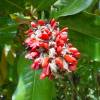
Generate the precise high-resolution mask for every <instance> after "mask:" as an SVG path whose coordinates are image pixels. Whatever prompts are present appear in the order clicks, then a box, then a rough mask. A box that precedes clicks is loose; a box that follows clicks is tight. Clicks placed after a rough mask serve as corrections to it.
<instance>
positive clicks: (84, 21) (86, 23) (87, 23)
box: [59, 13, 100, 40]
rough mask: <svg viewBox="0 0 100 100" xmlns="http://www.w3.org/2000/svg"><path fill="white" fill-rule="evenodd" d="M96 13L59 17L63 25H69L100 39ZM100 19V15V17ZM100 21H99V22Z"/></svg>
mask: <svg viewBox="0 0 100 100" xmlns="http://www.w3.org/2000/svg"><path fill="white" fill-rule="evenodd" d="M96 20H97V16H96V15H92V14H88V13H81V14H77V15H73V16H68V17H62V18H60V19H59V21H60V23H61V26H66V25H67V26H68V27H69V28H70V29H72V30H74V31H77V32H80V33H82V34H85V35H88V36H90V37H93V38H96V39H98V40H100V34H99V33H100V26H99V25H96V24H95V21H96ZM98 20H100V17H98ZM98 23H99V22H98Z"/></svg>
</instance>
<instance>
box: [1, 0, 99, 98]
mask: <svg viewBox="0 0 100 100" xmlns="http://www.w3.org/2000/svg"><path fill="white" fill-rule="evenodd" d="M50 18H55V19H56V20H57V21H59V22H60V27H64V26H67V27H69V34H68V35H69V39H70V41H71V42H72V43H73V45H74V46H76V47H77V48H78V49H79V51H80V52H81V58H80V60H79V63H78V68H77V71H76V72H74V73H69V74H67V75H65V77H64V78H63V79H62V78H61V79H58V80H52V81H51V80H49V79H48V78H46V79H44V80H40V79H39V74H40V72H41V70H39V71H33V70H31V68H30V64H31V62H30V61H28V60H26V59H25V58H24V55H25V48H24V47H23V45H22V44H23V41H24V38H25V36H24V32H25V31H26V30H27V29H28V24H29V22H30V21H32V20H37V19H45V20H49V19H50ZM99 99H100V0H1V1H0V100H99Z"/></svg>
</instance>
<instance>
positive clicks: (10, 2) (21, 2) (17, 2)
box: [0, 0, 25, 16]
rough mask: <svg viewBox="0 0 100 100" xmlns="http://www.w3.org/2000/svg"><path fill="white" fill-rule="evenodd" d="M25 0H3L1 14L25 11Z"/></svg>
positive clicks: (0, 8)
mask: <svg viewBox="0 0 100 100" xmlns="http://www.w3.org/2000/svg"><path fill="white" fill-rule="evenodd" d="M24 8H25V0H1V2H0V15H3V16H5V15H9V14H11V13H15V12H21V11H24Z"/></svg>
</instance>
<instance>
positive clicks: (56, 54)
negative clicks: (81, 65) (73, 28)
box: [25, 19, 80, 79]
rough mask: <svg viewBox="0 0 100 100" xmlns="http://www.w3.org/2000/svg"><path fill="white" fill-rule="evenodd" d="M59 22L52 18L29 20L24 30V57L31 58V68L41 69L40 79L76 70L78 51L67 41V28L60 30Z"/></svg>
mask: <svg viewBox="0 0 100 100" xmlns="http://www.w3.org/2000/svg"><path fill="white" fill-rule="evenodd" d="M58 26H59V23H58V22H56V21H55V19H52V20H51V21H50V22H49V23H47V22H46V21H44V20H38V21H37V22H31V26H30V29H29V30H28V31H26V32H25V33H26V34H27V39H26V40H25V45H26V47H27V49H28V53H27V54H26V56H25V58H28V59H32V61H33V64H32V65H31V67H32V69H35V70H38V69H42V73H41V75H40V79H44V78H45V77H49V78H52V77H53V76H55V75H56V73H57V72H59V71H68V72H72V71H75V70H76V66H77V63H78V61H77V60H78V58H79V57H80V53H79V51H78V50H77V49H76V48H75V47H73V46H72V44H71V43H69V39H68V28H67V27H66V28H63V29H62V30H60V28H59V27H58Z"/></svg>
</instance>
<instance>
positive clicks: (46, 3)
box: [31, 0, 57, 11]
mask: <svg viewBox="0 0 100 100" xmlns="http://www.w3.org/2000/svg"><path fill="white" fill-rule="evenodd" d="M55 1H57V0H31V2H32V4H33V6H34V7H35V8H36V9H38V10H39V11H41V10H47V8H49V7H50V6H51V5H52V4H53V3H54V2H55Z"/></svg>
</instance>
